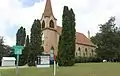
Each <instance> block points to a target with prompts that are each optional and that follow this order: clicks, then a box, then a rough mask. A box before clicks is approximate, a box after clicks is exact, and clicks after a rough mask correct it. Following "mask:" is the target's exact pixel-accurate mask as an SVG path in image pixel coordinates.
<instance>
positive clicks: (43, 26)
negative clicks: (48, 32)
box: [42, 20, 45, 28]
mask: <svg viewBox="0 0 120 76" xmlns="http://www.w3.org/2000/svg"><path fill="white" fill-rule="evenodd" d="M42 28H45V21H44V20H43V22H42Z"/></svg>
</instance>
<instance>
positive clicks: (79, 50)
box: [78, 47, 81, 55]
mask: <svg viewBox="0 0 120 76" xmlns="http://www.w3.org/2000/svg"><path fill="white" fill-rule="evenodd" d="M78 52H79V55H81V49H80V47H79V48H78Z"/></svg>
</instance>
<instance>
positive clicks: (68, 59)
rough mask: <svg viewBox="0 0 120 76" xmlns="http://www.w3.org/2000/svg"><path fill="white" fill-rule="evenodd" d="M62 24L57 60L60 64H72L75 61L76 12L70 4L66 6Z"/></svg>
mask: <svg viewBox="0 0 120 76" xmlns="http://www.w3.org/2000/svg"><path fill="white" fill-rule="evenodd" d="M62 25H63V26H62V34H61V36H60V38H59V45H58V50H59V51H58V57H57V58H58V59H57V60H58V64H59V65H60V66H72V65H74V62H75V60H74V58H75V53H74V52H75V32H76V30H75V14H74V12H73V10H72V9H70V10H69V9H68V6H64V10H63V16H62Z"/></svg>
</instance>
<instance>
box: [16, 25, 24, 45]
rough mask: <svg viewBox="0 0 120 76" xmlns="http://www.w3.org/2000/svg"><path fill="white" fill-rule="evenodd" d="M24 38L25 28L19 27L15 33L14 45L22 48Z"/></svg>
mask: <svg viewBox="0 0 120 76" xmlns="http://www.w3.org/2000/svg"><path fill="white" fill-rule="evenodd" d="M25 38H26V31H25V28H23V27H22V26H21V27H20V28H19V29H18V31H17V33H16V45H22V46H24V44H25Z"/></svg>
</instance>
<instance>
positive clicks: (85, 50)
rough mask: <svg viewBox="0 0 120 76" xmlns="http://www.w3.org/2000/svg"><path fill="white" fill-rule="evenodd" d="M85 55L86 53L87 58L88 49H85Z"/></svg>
mask: <svg viewBox="0 0 120 76" xmlns="http://www.w3.org/2000/svg"><path fill="white" fill-rule="evenodd" d="M85 53H86V56H87V48H85Z"/></svg>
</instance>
